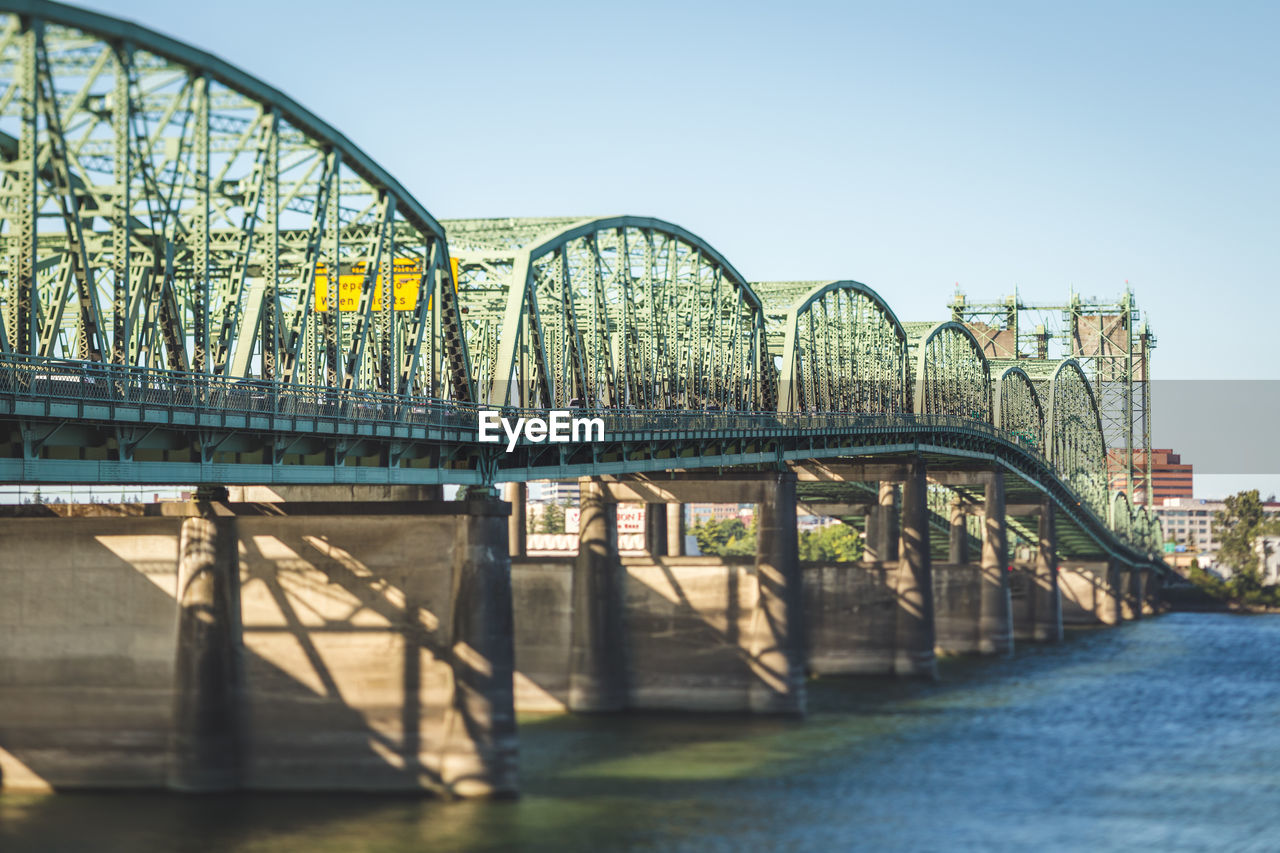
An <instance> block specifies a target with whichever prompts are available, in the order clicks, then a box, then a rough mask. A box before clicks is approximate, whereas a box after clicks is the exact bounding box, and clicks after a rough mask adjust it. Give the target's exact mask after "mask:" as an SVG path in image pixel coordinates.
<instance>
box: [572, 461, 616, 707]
mask: <svg viewBox="0 0 1280 853" xmlns="http://www.w3.org/2000/svg"><path fill="white" fill-rule="evenodd" d="M578 500H579V506H580V511H579V516H578V531H579V532H578V536H579V541H578V556H577V559H576V560H575V561H574V568H573V609H572V611H571V614H570V617H571V620H572V624H573V631H572V634H571V641H570V642H571V644H570V651H569V707H570V709H571V710H574V711H588V712H589V711H620V710H622V709H623V708H625V707H627V691H628V686H629V685H628V676H629V674H630V673H629V662H628V661H627V643H626V627H625V626H626V614H625V612H624V609H623V603H622V594H623V593H622V589H623V584H624V581H623V577H622V563H621V559H620V558H619V556H618V505H617V504H616V503H613V502H611V501H608V500H606V499H605V496H604V493H603V490H602V489H601V487H600V484H599V482H598V481H596V480H592V479H585V478H584V479H582V480H580V481H579V498H578Z"/></svg>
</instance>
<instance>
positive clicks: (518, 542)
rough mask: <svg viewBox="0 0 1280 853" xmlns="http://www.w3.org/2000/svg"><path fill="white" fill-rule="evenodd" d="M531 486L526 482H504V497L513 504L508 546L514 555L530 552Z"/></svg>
mask: <svg viewBox="0 0 1280 853" xmlns="http://www.w3.org/2000/svg"><path fill="white" fill-rule="evenodd" d="M528 495H529V487H528V486H527V485H525V484H524V483H504V484H503V486H502V498H503V500H505V501H506V502H507V503H509V504H511V517H510V518H508V519H507V547H508V549H509V550H510V551H511V556H513V557H523V556H524V555H525V554H527V553H529V545H528V543H529V518H528V504H527V500H528Z"/></svg>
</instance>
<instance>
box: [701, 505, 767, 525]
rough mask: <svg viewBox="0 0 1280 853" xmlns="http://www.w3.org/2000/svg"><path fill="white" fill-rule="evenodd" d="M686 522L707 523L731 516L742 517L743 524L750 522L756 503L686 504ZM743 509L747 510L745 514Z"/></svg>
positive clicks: (725, 519) (723, 519)
mask: <svg viewBox="0 0 1280 853" xmlns="http://www.w3.org/2000/svg"><path fill="white" fill-rule="evenodd" d="M685 507H686V509H685V512H686V513H687V515H686V516H685V522H686V523H687V524H690V525H693V524H705V523H706V522H708V521H728V520H729V519H731V518H738V519H741V520H742V522H743V524H747V523H749V522H750V519H751V516H752V515H753V513H754V510H755V505H754V504H705V503H703V504H686V505H685ZM743 510H746V511H747V512H746V513H745V514H744V513H743Z"/></svg>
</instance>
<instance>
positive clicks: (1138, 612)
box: [1120, 566, 1145, 622]
mask: <svg viewBox="0 0 1280 853" xmlns="http://www.w3.org/2000/svg"><path fill="white" fill-rule="evenodd" d="M1144 573H1145V570H1144V569H1143V567H1142V566H1129V567H1128V569H1126V570H1125V571H1124V572H1123V573H1122V574H1121V587H1120V612H1121V615H1122V616H1123V617H1124V620H1125V621H1126V622H1129V621H1132V620H1134V619H1141V618H1142V576H1143V574H1144Z"/></svg>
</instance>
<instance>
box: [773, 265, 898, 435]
mask: <svg viewBox="0 0 1280 853" xmlns="http://www.w3.org/2000/svg"><path fill="white" fill-rule="evenodd" d="M752 286H753V287H754V288H755V289H756V290H757V292H759V293H760V296H761V298H762V299H764V300H765V304H766V308H767V312H768V314H769V316H770V320H771V321H772V322H771V326H772V327H773V328H772V330H771V331H772V338H773V344H774V353H775V355H776V356H778V357H780V359H781V365H780V373H779V392H778V407H779V409H780V410H781V411H784V412H815V411H824V412H859V413H891V412H904V411H907V400H908V399H909V394H908V393H907V384H906V376H907V362H906V360H907V335H906V332H905V330H904V329H903V327H902V323H901V322H899V321H898V318H897V316H896V315H895V314H894V313H893V309H892V308H890V307H889V304H888V303H887V302H885V301H884V299H883V298H882V297H881V296H880V294H878V293H876V292H875V291H874V290H872V289H871V288H870V287H868V286H867V285H865V284H862V283H861V282H856V281H847V280H846V281H828V282H756V283H753V285H752ZM779 345H780V349H779Z"/></svg>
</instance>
